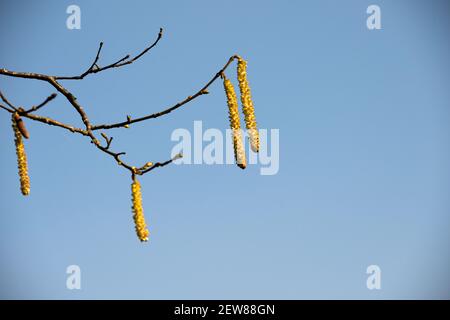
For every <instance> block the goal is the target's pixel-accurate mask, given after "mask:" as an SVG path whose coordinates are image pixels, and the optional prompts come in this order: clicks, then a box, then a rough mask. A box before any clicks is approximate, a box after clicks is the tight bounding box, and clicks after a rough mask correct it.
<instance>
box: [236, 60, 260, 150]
mask: <svg viewBox="0 0 450 320" xmlns="http://www.w3.org/2000/svg"><path fill="white" fill-rule="evenodd" d="M237 78H238V82H239V90H240V92H241V103H242V112H243V113H244V121H245V126H246V128H247V131H248V136H249V139H250V147H251V148H252V150H253V151H254V152H259V132H258V128H257V124H256V117H255V108H254V107H253V100H252V95H251V91H250V86H249V84H248V80H247V62H246V61H245V60H244V59H242V58H241V57H239V58H238V65H237Z"/></svg>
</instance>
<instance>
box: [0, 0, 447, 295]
mask: <svg viewBox="0 0 450 320" xmlns="http://www.w3.org/2000/svg"><path fill="white" fill-rule="evenodd" d="M70 4H76V5H78V6H80V8H81V21H82V22H81V30H68V29H67V28H66V18H67V16H68V15H67V14H66V8H67V6H68V5H70ZM370 4H377V5H379V6H380V8H381V12H382V30H374V31H369V30H368V29H367V28H366V18H367V14H366V8H367V7H368V6H369V5H370ZM448 9H449V7H448V4H446V2H445V1H433V3H432V4H429V3H428V4H427V2H426V1H405V0H403V1H395V2H394V1H340V2H337V1H323V0H321V1H245V2H243V1H234V0H232V1H226V2H219V1H216V2H212V1H189V2H188V1H136V2H132V3H127V4H126V5H124V4H123V3H122V2H114V3H112V2H109V1H76V2H73V1H70V2H69V1H40V2H38V1H34V2H27V1H14V2H12V1H11V2H9V3H7V2H6V1H3V2H2V3H1V4H0V17H1V19H0V30H1V31H0V35H1V39H2V48H1V50H0V67H2V68H3V67H4V68H7V69H11V70H17V71H34V72H41V73H46V74H58V75H75V74H79V73H81V72H82V71H84V70H85V69H86V68H87V67H88V66H89V64H90V63H91V61H92V59H93V57H94V55H95V52H96V50H97V46H98V43H99V42H100V41H103V42H104V43H105V45H104V48H103V53H102V56H101V60H100V62H99V63H100V64H101V65H102V64H103V65H104V64H106V63H110V62H112V61H114V59H117V58H120V57H122V56H124V55H126V54H128V53H130V54H133V53H137V52H139V50H141V49H142V48H143V47H145V46H146V45H147V44H149V43H150V42H151V41H153V39H154V38H155V36H156V34H157V32H158V30H159V27H163V28H164V29H165V35H164V38H163V40H162V41H161V42H160V44H159V45H158V47H156V48H155V49H154V50H153V51H151V52H150V53H149V54H148V55H147V56H145V57H143V58H142V59H141V60H140V61H138V62H136V63H135V64H133V65H130V66H127V67H124V68H121V69H117V70H109V71H105V72H104V73H101V74H97V75H93V76H90V77H88V78H86V79H85V80H83V81H79V82H64V84H65V85H66V86H67V88H68V89H70V90H71V91H72V92H73V93H74V94H75V95H76V96H77V97H78V101H79V102H80V103H81V104H82V105H83V107H84V108H85V110H86V111H87V113H88V115H89V116H90V118H91V120H92V122H94V123H105V122H113V121H119V120H123V119H124V117H125V115H126V114H131V115H136V116H139V115H144V114H147V113H151V112H156V111H159V110H162V109H164V108H165V107H167V106H170V105H172V104H173V103H175V102H177V101H179V100H181V99H184V98H185V97H186V96H188V95H190V94H192V93H193V92H195V91H196V90H198V89H199V88H200V87H201V86H202V85H203V84H205V83H206V82H207V81H208V80H209V79H210V78H211V77H212V76H213V75H214V74H215V72H217V71H218V70H219V69H220V68H221V67H222V65H223V64H224V63H225V62H226V60H227V59H228V57H229V56H231V55H233V54H235V53H238V54H240V55H242V56H243V57H245V58H246V59H247V60H248V63H249V69H248V72H249V78H250V84H251V86H252V90H253V98H254V103H255V108H256V115H257V120H258V124H259V126H260V127H261V128H267V129H271V128H276V129H279V130H280V170H279V172H278V174H276V175H273V176H262V175H260V174H259V167H258V166H257V165H253V166H249V168H248V169H246V170H245V171H243V170H240V169H238V168H236V166H233V165H221V166H219V165H215V166H214V165H213V166H208V165H185V166H176V165H173V166H169V167H166V168H163V169H161V170H155V171H154V173H152V174H149V175H146V176H144V177H143V178H141V184H142V188H143V197H144V210H145V214H146V217H147V222H148V224H149V227H150V232H151V236H150V237H151V239H150V242H149V243H145V244H141V243H139V241H138V240H137V238H136V235H135V233H134V226H133V223H132V219H131V209H130V206H131V202H130V201H131V200H130V196H131V195H130V182H131V181H130V177H129V174H128V172H127V171H125V170H123V169H122V168H119V167H118V166H117V164H115V162H114V161H113V160H112V159H111V158H109V157H107V156H106V155H105V154H103V153H101V152H99V151H98V150H96V149H95V148H93V146H92V145H91V144H90V143H89V142H88V140H87V139H85V138H84V137H81V136H77V135H74V134H70V133H68V132H65V131H64V130H61V129H58V128H54V127H49V126H45V125H43V124H40V123H32V122H30V121H27V122H26V125H27V127H28V129H29V131H30V134H31V138H30V139H29V140H27V141H26V149H27V153H28V158H29V171H30V176H31V195H30V196H29V197H26V198H24V197H23V196H22V195H21V194H20V190H19V183H18V176H17V172H16V159H15V152H14V144H13V135H12V131H11V126H10V117H9V115H8V114H7V113H6V112H3V113H1V114H0V136H1V137H3V138H2V139H1V144H0V146H1V154H2V157H1V159H0V176H1V180H0V181H1V182H0V187H1V191H2V192H1V195H0V213H1V214H0V238H1V241H0V257H1V258H0V259H1V260H0V261H1V264H0V288H1V289H0V298H4V299H5V298H7V299H9V298H31V299H36V298H37V299H42V298H50V299H54V298H58V299H90V298H94V299H99V298H114V299H116V298H125V299H229V298H234V299H310V298H325V299H328V298H332V299H335V298H338V299H346V298H356V299H391V298H396V299H403V298H449V297H450V274H449V273H448V270H450V251H449V250H448V245H449V240H450V239H449V235H448V229H449V227H450V219H449V209H450V203H449V200H448V199H449V198H448V194H449V191H450V184H449V181H450V180H449V178H450V171H449V166H448V163H449V160H450V159H449V158H450V157H449V156H450V153H449V151H450V150H449V145H450V144H449V142H450V141H449V138H450V134H449V124H448V123H449V115H450V113H449V102H450V91H449V90H448V88H449V85H450V73H449V72H448V71H449V62H448V57H449V54H450V45H449V44H450V43H449V37H448V31H449V22H448V21H449V15H448V14H449V12H450V11H449V10H448ZM230 71H233V70H232V69H230ZM230 71H229V73H231V72H230ZM231 74H232V73H231ZM0 89H1V90H2V91H3V92H4V93H5V95H7V96H8V97H9V98H10V100H11V101H12V102H14V103H15V104H17V105H23V106H31V105H33V104H36V103H38V102H40V101H41V100H42V99H44V98H45V97H46V96H47V95H49V94H50V93H52V92H54V90H53V89H52V88H51V87H50V86H48V85H47V84H45V83H41V82H37V81H33V80H23V79H13V78H6V77H4V76H1V77H0ZM210 92H211V94H210V95H208V96H203V97H200V98H199V99H198V100H196V101H194V102H192V103H191V104H189V105H187V106H186V108H183V109H180V110H178V111H176V112H175V113H173V114H171V115H170V116H167V117H163V118H160V119H158V120H150V121H148V122H145V123H141V124H137V125H135V126H133V127H132V128H130V129H116V130H112V131H111V132H110V133H111V135H112V136H114V138H115V140H114V142H113V144H114V147H115V149H116V150H125V151H127V155H126V157H125V158H124V159H126V160H127V161H129V162H133V163H145V162H146V161H160V160H166V159H168V158H169V157H170V151H171V148H172V147H173V146H174V144H175V143H174V142H173V141H171V140H170V135H171V133H172V131H173V130H174V129H176V128H187V129H189V130H192V128H193V122H194V121H195V120H202V121H203V127H204V128H219V129H226V128H227V126H228V120H227V109H226V103H225V96H224V93H223V89H222V85H221V84H220V82H217V83H215V84H213V85H212V87H211V88H210ZM39 114H42V115H47V116H51V117H54V118H57V119H59V120H61V121H64V122H70V123H74V124H77V125H79V126H81V122H80V121H79V119H78V118H77V115H76V113H75V111H74V110H73V109H72V108H71V107H70V105H69V104H68V103H67V102H66V101H65V100H64V99H63V98H62V97H61V96H58V97H57V98H56V99H55V100H54V101H53V102H52V103H51V104H49V105H48V106H46V107H45V108H44V109H42V110H41V111H40V112H39ZM72 264H76V265H79V266H80V268H81V273H82V276H81V279H82V280H81V281H82V289H81V290H68V289H67V288H66V278H67V274H66V268H67V266H69V265H72ZM372 264H376V265H378V266H380V268H381V270H382V280H381V283H382V289H381V290H368V289H367V288H366V278H367V274H366V268H367V266H369V265H372Z"/></svg>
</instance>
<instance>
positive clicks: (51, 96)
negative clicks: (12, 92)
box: [24, 93, 57, 113]
mask: <svg viewBox="0 0 450 320" xmlns="http://www.w3.org/2000/svg"><path fill="white" fill-rule="evenodd" d="M56 96H57V94H56V93H52V94H51V95H49V96H48V97H47V98H46V99H45V100H44V101H43V102H41V103H40V104H38V105H37V106H33V107H32V108H30V109H28V110H26V111H24V113H30V112H35V111H37V110H39V109H40V108H42V107H43V106H45V105H46V104H47V103H49V102H50V101H52V100H53V99H55V98H56Z"/></svg>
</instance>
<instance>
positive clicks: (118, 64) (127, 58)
mask: <svg viewBox="0 0 450 320" xmlns="http://www.w3.org/2000/svg"><path fill="white" fill-rule="evenodd" d="M162 35H163V29H162V28H160V29H159V33H158V36H157V38H156V40H155V41H154V42H153V43H152V44H151V45H150V46H148V47H147V48H145V49H144V50H143V51H142V52H141V53H139V54H138V55H136V56H135V57H134V58H131V59H130V55H126V56H125V57H123V58H121V59H119V60H117V61H116V62H113V63H111V64H108V65H107V66H105V67H98V65H97V62H98V60H99V58H100V52H101V50H102V47H103V42H100V46H99V48H98V51H97V55H96V57H95V60H94V62H93V63H92V65H91V66H90V67H89V68H88V69H87V70H86V71H85V72H84V73H82V74H81V75H79V76H71V77H68V76H64V77H62V76H56V77H54V78H55V80H81V79H84V77H86V76H87V75H89V74H93V73H98V72H102V71H105V70H108V69H111V68H120V67H123V66H126V65H128V64H132V63H133V62H134V61H136V60H137V59H139V58H140V57H142V56H143V55H144V54H146V53H147V52H148V51H150V50H151V49H152V48H153V47H154V46H156V45H157V44H158V42H159V40H161V38H162ZM94 67H96V68H94Z"/></svg>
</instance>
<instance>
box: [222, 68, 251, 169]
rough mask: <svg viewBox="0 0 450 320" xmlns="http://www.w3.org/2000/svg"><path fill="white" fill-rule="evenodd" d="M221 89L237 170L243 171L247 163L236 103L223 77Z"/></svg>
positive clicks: (229, 85)
mask: <svg viewBox="0 0 450 320" xmlns="http://www.w3.org/2000/svg"><path fill="white" fill-rule="evenodd" d="M223 87H224V88H225V93H226V95H227V104H228V114H229V118H230V127H231V130H232V135H233V147H234V158H235V159H236V164H237V165H238V167H239V168H241V169H245V167H246V166H247V163H246V162H247V161H246V159H245V150H244V143H243V141H242V131H241V121H240V119H239V109H238V102H237V98H236V92H235V91H234V87H233V84H232V83H231V81H230V80H228V79H227V78H226V77H225V75H224V76H223Z"/></svg>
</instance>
